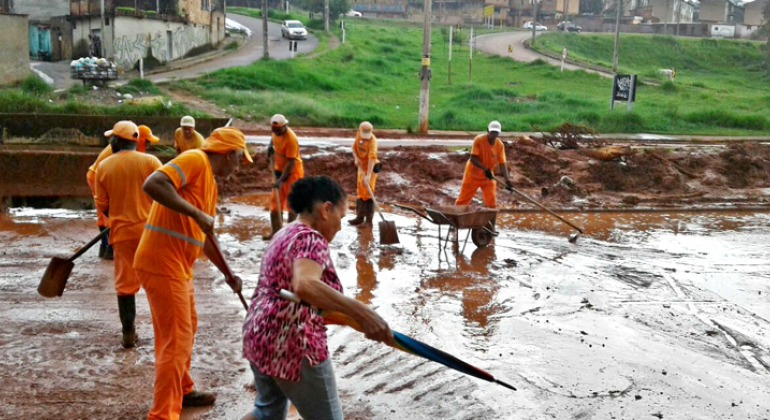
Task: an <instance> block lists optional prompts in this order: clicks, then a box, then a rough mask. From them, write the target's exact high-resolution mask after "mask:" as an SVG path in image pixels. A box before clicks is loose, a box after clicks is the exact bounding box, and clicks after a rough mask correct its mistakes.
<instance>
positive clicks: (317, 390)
mask: <svg viewBox="0 0 770 420" xmlns="http://www.w3.org/2000/svg"><path fill="white" fill-rule="evenodd" d="M288 201H289V206H290V207H291V209H292V210H293V211H294V212H295V213H296V214H298V215H299V216H298V218H297V221H296V222H294V223H290V224H288V225H286V226H285V227H284V228H283V229H281V230H280V231H278V233H277V234H276V235H275V236H274V237H273V238H272V241H271V242H270V245H269V246H268V247H267V249H266V250H265V254H264V255H263V256H262V265H261V269H260V273H259V284H258V285H257V288H256V290H255V291H254V295H253V297H252V303H251V307H250V308H249V313H248V315H247V316H246V321H245V322H244V324H243V356H244V357H245V358H246V359H247V360H248V361H249V362H250V363H251V369H252V371H253V373H254V383H255V385H256V388H257V398H256V400H255V401H254V410H253V411H252V412H251V413H249V414H247V415H246V416H245V417H243V420H254V419H257V420H283V419H285V418H286V413H287V411H288V407H289V404H288V402H289V401H291V402H292V404H294V406H295V407H297V411H298V412H299V414H300V415H301V416H302V417H303V418H304V419H306V420H311V419H312V420H316V419H318V420H327V419H328V420H338V419H342V418H343V416H342V408H341V406H340V402H339V396H338V394H337V385H336V380H335V378H334V370H333V368H332V364H331V359H330V358H329V350H328V348H327V346H326V327H325V326H324V322H323V318H321V317H320V316H318V315H317V314H316V312H315V311H314V310H313V309H311V308H308V307H306V306H300V305H297V304H295V303H291V302H289V301H286V300H283V299H281V297H280V296H279V295H278V292H279V291H280V290H281V289H287V290H290V291H292V292H294V293H295V294H297V295H298V296H299V297H300V299H302V300H303V301H305V302H307V303H309V304H311V305H313V306H314V307H318V308H324V309H329V310H333V311H339V312H342V313H344V314H347V315H348V316H350V317H352V318H353V319H355V320H357V321H358V322H359V323H360V324H361V326H362V327H363V329H364V331H365V333H366V336H367V338H370V339H372V340H377V341H382V342H385V343H387V344H392V343H393V333H392V332H391V331H390V328H389V327H388V324H387V323H386V322H385V321H384V320H383V319H382V318H380V316H379V315H377V313H376V312H374V311H373V310H371V309H370V308H369V307H368V306H366V305H364V304H362V303H360V302H358V301H357V300H355V299H351V298H348V297H345V296H343V294H342V285H341V284H340V280H339V278H338V277H337V272H336V270H335V269H334V264H333V263H332V260H331V258H330V256H329V242H331V240H332V239H334V236H335V235H336V234H337V232H339V231H340V226H341V224H340V221H341V219H342V218H343V217H344V216H345V213H346V211H347V197H346V195H345V192H344V191H343V190H342V187H341V186H340V185H339V184H338V183H337V182H336V181H334V180H332V179H331V178H328V177H325V176H321V177H306V178H302V179H300V180H299V181H297V182H296V183H295V184H294V185H293V186H292V189H291V192H290V193H289V197H288Z"/></svg>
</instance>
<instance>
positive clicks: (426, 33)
mask: <svg viewBox="0 0 770 420" xmlns="http://www.w3.org/2000/svg"><path fill="white" fill-rule="evenodd" d="M432 3H433V1H432V0H425V2H424V5H423V14H424V15H425V16H424V17H425V19H424V21H423V24H422V63H421V66H420V116H419V120H420V122H419V124H420V127H419V130H420V133H422V134H428V111H429V108H430V101H429V93H430V26H431V14H432V8H433V5H432Z"/></svg>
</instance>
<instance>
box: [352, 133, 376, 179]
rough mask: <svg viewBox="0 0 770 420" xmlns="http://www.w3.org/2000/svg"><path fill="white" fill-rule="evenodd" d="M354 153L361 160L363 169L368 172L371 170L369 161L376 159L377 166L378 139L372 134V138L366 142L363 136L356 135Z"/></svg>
mask: <svg viewBox="0 0 770 420" xmlns="http://www.w3.org/2000/svg"><path fill="white" fill-rule="evenodd" d="M353 153H354V154H355V155H356V156H357V157H358V159H360V160H361V168H362V170H363V171H364V172H366V170H367V169H368V168H369V159H374V163H375V164H377V137H375V136H374V134H372V138H370V139H369V140H368V141H366V140H363V139H362V138H361V134H356V141H354V142H353Z"/></svg>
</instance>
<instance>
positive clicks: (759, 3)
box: [743, 0, 770, 27]
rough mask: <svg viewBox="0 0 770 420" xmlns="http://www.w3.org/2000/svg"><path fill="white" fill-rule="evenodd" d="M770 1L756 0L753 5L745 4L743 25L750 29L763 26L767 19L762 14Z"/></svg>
mask: <svg viewBox="0 0 770 420" xmlns="http://www.w3.org/2000/svg"><path fill="white" fill-rule="evenodd" d="M768 2H770V0H754V1H752V2H751V3H744V4H743V7H744V11H743V24H744V25H746V26H750V27H757V26H761V25H762V24H763V23H764V21H765V18H764V16H763V15H762V12H763V11H764V10H765V6H766V5H767V3H768Z"/></svg>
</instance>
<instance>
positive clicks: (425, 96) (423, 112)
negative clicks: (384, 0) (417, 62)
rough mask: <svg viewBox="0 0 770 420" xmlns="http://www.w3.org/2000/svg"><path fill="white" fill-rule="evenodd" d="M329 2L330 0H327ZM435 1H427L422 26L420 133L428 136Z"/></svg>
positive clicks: (424, 6)
mask: <svg viewBox="0 0 770 420" xmlns="http://www.w3.org/2000/svg"><path fill="white" fill-rule="evenodd" d="M326 1H329V0H326ZM432 3H433V0H425V2H424V3H423V4H424V5H423V9H422V10H423V14H424V15H425V19H424V21H423V24H422V65H421V67H420V117H419V118H420V128H419V130H420V133H422V134H428V111H429V108H430V101H429V93H430V26H431V14H432V8H433V4H432Z"/></svg>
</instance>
